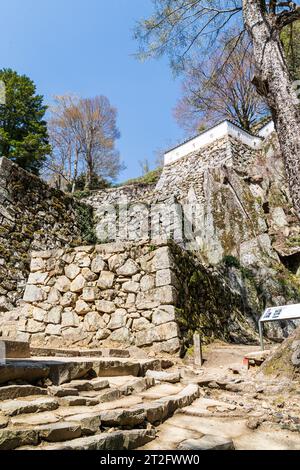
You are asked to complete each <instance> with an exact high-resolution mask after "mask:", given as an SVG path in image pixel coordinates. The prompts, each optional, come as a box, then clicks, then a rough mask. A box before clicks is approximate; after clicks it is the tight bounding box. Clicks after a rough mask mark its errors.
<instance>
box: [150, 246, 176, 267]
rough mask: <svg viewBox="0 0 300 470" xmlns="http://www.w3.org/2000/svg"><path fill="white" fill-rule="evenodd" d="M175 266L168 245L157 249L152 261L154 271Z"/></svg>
mask: <svg viewBox="0 0 300 470" xmlns="http://www.w3.org/2000/svg"><path fill="white" fill-rule="evenodd" d="M174 267H175V262H174V259H173V256H172V254H171V250H170V248H169V247H168V246H162V247H161V248H158V250H156V251H155V255H154V258H153V261H152V269H153V271H159V270H162V269H172V268H174Z"/></svg>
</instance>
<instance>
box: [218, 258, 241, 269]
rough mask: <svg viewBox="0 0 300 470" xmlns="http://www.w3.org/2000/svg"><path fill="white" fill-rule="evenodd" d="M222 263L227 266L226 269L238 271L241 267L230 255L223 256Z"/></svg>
mask: <svg viewBox="0 0 300 470" xmlns="http://www.w3.org/2000/svg"><path fill="white" fill-rule="evenodd" d="M222 263H223V264H224V265H225V266H227V267H228V268H238V269H240V267H241V263H240V261H239V260H238V259H237V258H236V257H235V256H232V255H227V256H224V258H223V260H222Z"/></svg>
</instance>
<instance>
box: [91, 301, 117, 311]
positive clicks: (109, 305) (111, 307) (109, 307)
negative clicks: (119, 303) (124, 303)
mask: <svg viewBox="0 0 300 470" xmlns="http://www.w3.org/2000/svg"><path fill="white" fill-rule="evenodd" d="M95 304H96V309H97V310H98V311H99V312H103V313H112V312H114V311H115V309H116V307H115V304H114V303H113V302H110V301H109V300H96V302H95Z"/></svg>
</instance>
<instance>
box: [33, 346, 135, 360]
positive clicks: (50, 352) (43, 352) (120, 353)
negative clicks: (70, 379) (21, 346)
mask: <svg viewBox="0 0 300 470" xmlns="http://www.w3.org/2000/svg"><path fill="white" fill-rule="evenodd" d="M30 353H31V356H34V357H39V356H42V357H116V358H118V357H119V358H128V357H130V351H128V349H112V348H102V349H61V348H57V349H55V348H35V347H31V348H30ZM25 357H30V356H25Z"/></svg>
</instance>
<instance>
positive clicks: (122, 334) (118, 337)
mask: <svg viewBox="0 0 300 470" xmlns="http://www.w3.org/2000/svg"><path fill="white" fill-rule="evenodd" d="M131 337H132V335H131V333H130V331H129V329H128V328H125V327H124V328H119V329H118V330H114V331H113V332H112V334H111V335H110V339H111V341H116V342H117V343H128V342H130V341H131Z"/></svg>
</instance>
